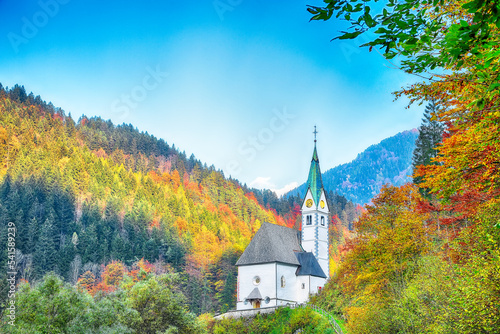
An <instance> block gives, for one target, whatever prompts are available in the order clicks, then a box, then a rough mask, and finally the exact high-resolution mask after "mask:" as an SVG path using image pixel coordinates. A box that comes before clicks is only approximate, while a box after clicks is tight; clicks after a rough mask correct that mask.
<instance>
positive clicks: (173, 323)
mask: <svg viewBox="0 0 500 334" xmlns="http://www.w3.org/2000/svg"><path fill="white" fill-rule="evenodd" d="M178 284H179V282H178V278H177V277H176V276H174V275H172V274H166V275H161V276H150V277H149V278H148V279H146V280H144V281H140V282H138V283H136V284H134V285H133V286H132V287H131V288H130V289H127V292H126V294H127V299H128V301H129V305H130V306H131V307H132V308H133V309H134V310H136V311H137V312H138V313H139V316H140V320H139V321H138V322H134V323H132V324H131V327H132V328H133V329H135V331H136V332H138V333H164V332H168V333H201V332H202V331H203V328H202V327H201V325H200V324H199V323H198V321H197V319H196V317H195V316H194V314H192V313H189V312H188V310H187V306H186V301H185V298H184V296H183V295H182V293H180V291H178V289H177V285H178Z"/></svg>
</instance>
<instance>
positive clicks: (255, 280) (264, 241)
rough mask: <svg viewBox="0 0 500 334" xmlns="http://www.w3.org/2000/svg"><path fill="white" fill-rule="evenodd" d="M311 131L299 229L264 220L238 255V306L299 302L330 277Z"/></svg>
mask: <svg viewBox="0 0 500 334" xmlns="http://www.w3.org/2000/svg"><path fill="white" fill-rule="evenodd" d="M316 133H317V132H316V130H315V131H314V134H315V139H314V152H313V156H312V161H311V167H310V169H309V177H308V179H307V192H306V195H305V198H304V200H303V203H302V208H301V212H302V229H301V231H297V230H295V229H291V228H288V227H284V226H278V225H274V224H270V223H266V222H264V223H263V224H262V226H261V227H260V229H259V230H258V231H257V233H255V236H254V237H253V239H252V241H250V244H249V245H248V246H247V248H246V249H245V251H244V252H243V254H242V255H241V257H240V258H239V259H238V261H237V262H236V266H237V267H238V283H237V305H236V309H237V310H247V309H252V308H264V307H272V306H281V305H287V304H301V303H305V302H307V301H308V300H309V296H310V295H312V294H316V293H317V292H318V291H319V290H321V289H322V288H323V286H324V285H325V283H326V281H327V279H328V277H329V255H328V217H329V213H330V210H329V208H328V204H327V202H326V197H325V190H324V189H323V182H322V180H321V171H320V168H319V159H318V153H317V151H316Z"/></svg>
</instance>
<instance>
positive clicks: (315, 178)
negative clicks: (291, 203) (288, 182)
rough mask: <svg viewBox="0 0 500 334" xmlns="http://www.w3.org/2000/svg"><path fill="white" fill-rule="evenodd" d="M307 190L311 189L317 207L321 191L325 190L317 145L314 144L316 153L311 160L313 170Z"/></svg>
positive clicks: (310, 170)
mask: <svg viewBox="0 0 500 334" xmlns="http://www.w3.org/2000/svg"><path fill="white" fill-rule="evenodd" d="M307 189H311V193H312V196H313V200H314V204H315V205H316V207H317V206H318V204H319V198H320V196H321V190H322V189H323V181H322V180H321V170H320V169H319V159H318V152H317V151H316V143H314V153H313V157H312V160H311V168H310V169H309V177H308V178H307Z"/></svg>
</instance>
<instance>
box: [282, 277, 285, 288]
mask: <svg viewBox="0 0 500 334" xmlns="http://www.w3.org/2000/svg"><path fill="white" fill-rule="evenodd" d="M285 284H286V281H285V276H281V287H282V288H284V287H285Z"/></svg>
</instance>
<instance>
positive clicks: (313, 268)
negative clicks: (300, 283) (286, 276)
mask: <svg viewBox="0 0 500 334" xmlns="http://www.w3.org/2000/svg"><path fill="white" fill-rule="evenodd" d="M295 256H296V257H297V260H298V261H299V263H300V267H299V268H298V269H297V274H296V275H297V276H306V275H311V276H317V277H323V278H326V275H325V272H324V271H323V269H321V266H320V264H319V263H318V260H316V257H315V256H314V254H313V253H311V252H300V253H295Z"/></svg>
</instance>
